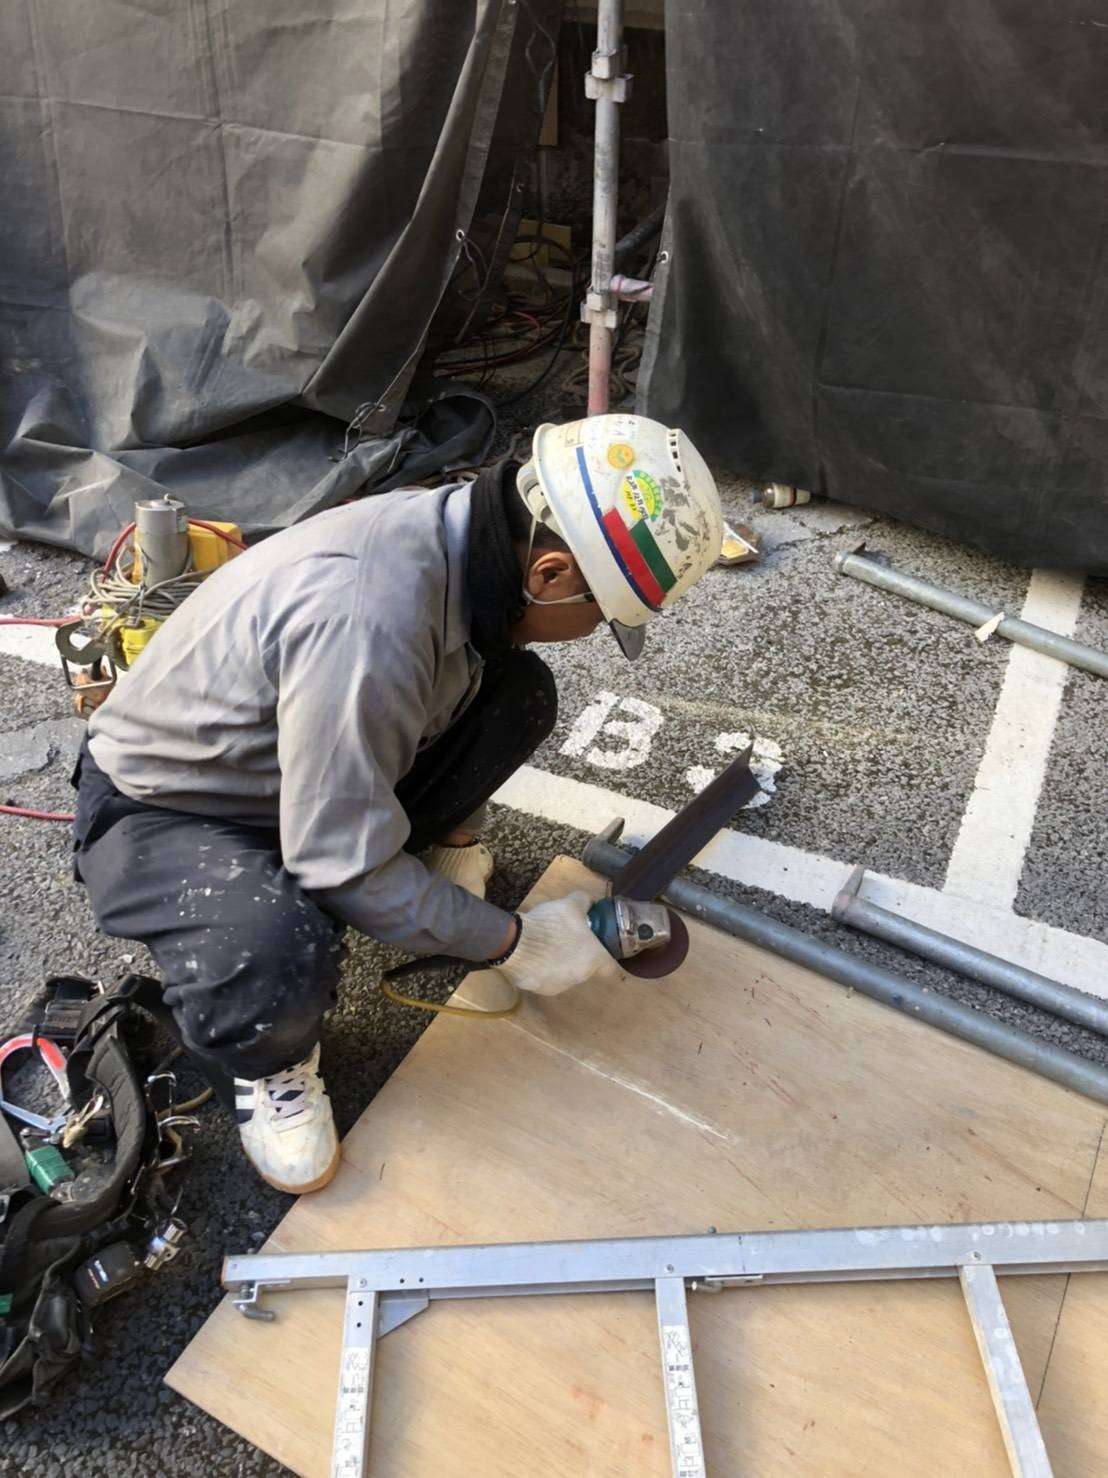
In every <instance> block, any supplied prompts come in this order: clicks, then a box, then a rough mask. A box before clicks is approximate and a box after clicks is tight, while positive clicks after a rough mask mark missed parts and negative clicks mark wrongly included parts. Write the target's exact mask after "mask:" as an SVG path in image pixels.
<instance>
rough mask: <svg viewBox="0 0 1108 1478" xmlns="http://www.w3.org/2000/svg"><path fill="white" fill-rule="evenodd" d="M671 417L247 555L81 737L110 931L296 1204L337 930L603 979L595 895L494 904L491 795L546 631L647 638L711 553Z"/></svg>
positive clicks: (542, 675)
mask: <svg viewBox="0 0 1108 1478" xmlns="http://www.w3.org/2000/svg"><path fill="white" fill-rule="evenodd" d="M721 538H722V518H721V513H720V505H719V497H718V494H717V492H716V487H715V483H714V481H713V479H712V476H711V473H710V472H709V471H708V468H707V466H706V465H705V463H704V461H703V459H702V458H701V457H700V455H699V454H698V453H697V451H696V449H695V448H694V447H693V446H692V445H691V444H690V443H689V441H688V439H687V438H686V437H685V436H684V435H683V434H682V433H681V432H680V431H671V430H668V429H667V428H666V427H664V426H661V425H659V424H658V423H657V422H655V421H650V420H647V419H645V418H644V417H641V416H631V415H613V416H598V417H594V418H592V419H590V420H587V421H577V422H573V423H571V424H569V425H566V426H552V425H546V426H540V427H539V429H538V430H537V431H536V433H535V436H534V442H533V447H532V456H531V460H530V461H529V462H527V463H526V465H525V466H523V467H521V468H517V467H515V466H514V465H512V464H504V465H502V466H500V467H498V468H494V469H492V470H491V471H487V472H483V473H481V474H480V476H478V478H477V479H476V481H475V482H473V483H471V484H468V483H462V484H455V485H453V486H450V487H443V488H439V489H436V490H434V491H426V490H424V489H413V490H407V491H399V492H393V493H387V494H383V495H381V496H378V497H372V498H367V499H365V500H363V501H360V502H357V503H354V504H350V505H348V506H345V507H340V508H334V509H331V510H330V511H328V512H325V513H321V514H318V515H317V516H316V517H314V518H310V519H308V520H307V521H306V522H304V523H302V524H298V525H297V526H295V527H293V528H290V529H286V530H284V531H282V532H281V533H278V534H275V535H273V536H272V537H271V538H268V539H265V540H264V541H263V542H261V543H259V544H256V545H255V546H254V547H252V548H251V549H249V550H247V551H246V552H245V553H243V554H241V555H239V556H238V557H237V558H236V559H234V560H231V561H229V562H228V563H227V564H226V565H224V566H223V567H222V568H221V569H219V570H218V571H216V572H215V573H214V574H212V575H211V576H210V577H209V578H208V579H207V580H205V581H204V583H203V584H202V585H200V586H199V588H198V589H197V590H196V592H195V593H194V594H192V595H190V596H189V598H188V600H187V601H185V602H184V603H183V604H182V605H181V606H180V607H179V608H178V609H177V610H176V611H175V612H174V613H173V615H172V616H170V618H169V620H168V621H167V622H166V624H165V626H164V627H163V628H162V630H161V631H160V632H159V634H158V636H157V639H156V640H155V641H154V642H153V643H151V645H150V647H149V649H148V650H147V651H145V652H144V653H143V655H142V659H141V661H140V662H138V663H137V664H136V666H135V668H134V670H133V671H132V672H131V673H129V674H128V675H127V677H126V678H125V679H124V681H122V682H120V683H119V684H118V685H117V687H116V688H115V690H114V691H113V692H112V693H111V695H110V696H109V698H108V699H107V701H106V702H105V703H104V704H103V705H102V706H101V707H100V708H99V709H98V710H97V711H96V713H95V714H94V715H93V717H92V719H91V722H90V724H89V737H88V739H87V740H86V744H85V747H84V749H83V751H82V754H81V758H80V761H79V763H78V768H77V773H76V775H75V776H74V781H75V784H76V785H77V787H78V796H77V809H76V821H75V823H74V836H75V840H74V848H75V854H76V856H75V868H76V871H77V876H78V877H79V878H80V879H81V880H82V881H83V882H84V884H85V886H86V888H87V890H88V895H89V899H90V901H91V903H92V907H93V911H94V913H95V915H96V918H97V921H98V923H99V924H100V927H101V928H102V929H104V931H105V932H106V933H108V934H111V935H114V936H117V937H123V938H128V939H138V940H141V941H142V942H143V943H144V944H146V945H147V946H148V947H149V949H150V952H151V954H152V955H153V957H154V959H155V961H156V963H157V965H158V968H159V970H160V971H161V972H162V975H163V977H164V995H165V1001H166V1003H167V1005H168V1006H170V1007H171V1009H172V1011H173V1013H174V1017H175V1020H176V1022H177V1025H178V1027H179V1030H180V1033H181V1036H182V1039H183V1041H184V1044H185V1046H186V1048H187V1049H188V1050H189V1052H191V1053H192V1054H194V1055H195V1056H196V1057H197V1058H199V1059H201V1060H206V1061H207V1062H208V1063H209V1064H213V1065H214V1066H215V1067H217V1068H218V1069H220V1070H222V1071H223V1073H225V1074H230V1075H231V1076H232V1077H233V1078H234V1083H235V1103H236V1108H237V1115H238V1121H239V1132H240V1136H241V1140H242V1145H243V1148H244V1150H245V1152H246V1155H247V1157H248V1159H249V1160H250V1161H251V1162H252V1164H253V1165H254V1166H255V1168H256V1169H257V1170H258V1172H259V1173H260V1174H261V1175H262V1177H263V1178H264V1179H265V1180H267V1181H268V1182H269V1183H270V1184H271V1185H274V1186H276V1187H277V1188H278V1189H280V1190H284V1191H290V1192H303V1191H310V1190H314V1189H317V1188H318V1187H320V1186H322V1185H325V1184H326V1183H327V1181H328V1180H330V1178H331V1176H332V1175H333V1174H334V1172H335V1170H336V1168H337V1165H338V1160H339V1145H338V1138H337V1135H336V1133H335V1126H334V1122H333V1119H332V1116H331V1107H330V1103H329V1100H328V1098H327V1095H326V1093H325V1091H324V1085H323V1080H322V1078H321V1076H320V1071H319V1038H320V1022H321V1019H322V1017H323V1014H324V1012H325V1011H327V1009H328V1008H329V1007H330V1006H332V1005H333V1004H334V1002H335V998H336V986H337V982H338V977H339V965H340V960H341V957H342V937H343V933H344V930H345V928H346V926H347V925H352V926H353V927H354V928H356V929H360V930H361V931H362V932H363V933H365V934H368V935H371V936H372V937H373V938H375V939H379V940H382V941H385V942H386V943H389V944H394V945H399V946H401V947H402V948H403V949H404V950H406V951H408V952H410V953H412V954H421V953H422V954H427V953H432V952H434V953H438V952H441V953H445V954H450V955H456V956H461V957H462V958H464V959H467V960H472V961H478V962H484V963H487V964H490V965H492V966H494V967H495V968H496V969H498V970H500V971H501V972H502V973H503V974H504V975H505V976H506V977H507V978H508V980H510V981H511V982H512V983H513V984H514V985H515V986H517V987H518V988H519V989H520V990H526V991H536V992H538V993H540V994H546V995H553V994H556V993H557V992H559V991H563V990H567V989H569V988H570V987H571V986H574V985H578V984H580V983H581V982H583V981H586V980H589V979H590V978H592V977H594V976H596V975H598V974H600V973H601V972H603V971H605V970H614V968H615V967H614V965H613V963H612V961H611V959H610V958H609V956H608V955H607V954H606V953H605V951H604V949H603V948H602V947H601V946H600V944H599V943H598V942H597V940H596V939H595V937H594V936H593V933H592V931H591V929H590V927H589V923H588V919H587V911H588V907H589V902H590V900H589V899H588V898H587V897H586V895H585V894H584V893H580V892H578V893H571V894H570V895H569V896H568V897H564V898H558V899H555V900H553V901H551V902H547V903H541V904H538V905H537V906H536V907H534V908H532V909H529V910H528V911H526V912H524V913H521V914H511V913H507V912H505V911H504V910H503V909H500V908H496V907H494V906H493V905H492V904H491V903H488V902H486V901H485V897H484V894H485V884H486V881H487V879H488V877H489V875H490V873H491V872H492V867H493V860H492V857H491V856H490V854H489V852H488V850H487V849H486V847H485V846H484V844H483V843H482V842H481V841H480V839H479V835H478V831H479V828H480V825H481V819H482V812H483V808H484V805H485V802H486V801H488V799H489V798H490V796H492V795H493V793H494V792H495V791H496V790H497V789H498V787H499V786H500V785H502V784H503V783H504V781H505V780H506V779H507V778H508V776H509V775H511V774H512V772H513V771H514V770H516V769H517V768H518V767H519V766H520V765H521V764H523V763H524V762H525V761H526V760H527V759H528V757H529V756H530V755H531V754H532V753H533V752H534V751H535V749H536V748H537V747H538V746H539V745H540V744H541V743H542V742H543V740H544V739H545V738H546V737H547V736H548V735H549V734H550V732H551V730H552V728H553V726H554V720H555V716H556V708H557V702H556V693H555V688H554V680H553V677H552V675H551V673H550V670H549V668H548V667H547V666H546V665H545V663H543V662H542V661H540V660H539V658H538V657H537V656H535V655H534V653H532V652H530V651H528V650H526V648H527V647H528V646H530V645H531V644H532V643H541V642H553V641H574V640H576V639H578V638H579V637H584V636H588V635H589V634H590V633H591V632H592V631H593V630H595V628H596V627H597V626H598V625H599V624H600V623H601V622H602V621H606V622H607V623H608V625H609V626H610V628H611V630H612V632H613V633H614V635H615V637H616V640H617V641H618V642H619V644H620V646H621V647H622V649H623V651H624V653H625V655H626V656H628V657H632V658H633V657H636V656H638V654H639V652H640V651H641V649H642V645H643V638H644V635H645V632H646V626H647V623H648V622H649V621H650V620H651V619H652V618H653V617H654V616H655V615H656V614H657V613H658V612H659V611H661V610H665V609H667V608H668V607H669V606H672V605H673V603H674V601H676V600H677V599H678V598H679V597H680V596H681V595H682V594H683V593H684V592H685V591H686V590H688V589H689V587H690V586H691V585H693V584H694V583H695V582H696V581H697V580H699V579H700V577H701V576H702V575H703V574H704V572H705V571H706V570H707V569H708V567H709V566H710V565H711V564H712V563H713V562H714V560H715V559H716V557H717V555H718V554H719V551H720V545H721Z"/></svg>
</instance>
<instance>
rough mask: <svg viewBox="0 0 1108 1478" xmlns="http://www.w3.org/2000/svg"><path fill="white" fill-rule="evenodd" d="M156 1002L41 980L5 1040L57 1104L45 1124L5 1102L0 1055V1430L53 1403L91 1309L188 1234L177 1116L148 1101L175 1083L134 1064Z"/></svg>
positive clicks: (85, 1341) (88, 984)
mask: <svg viewBox="0 0 1108 1478" xmlns="http://www.w3.org/2000/svg"><path fill="white" fill-rule="evenodd" d="M156 994H158V995H160V993H159V992H158V988H157V983H156V982H154V981H151V980H149V979H147V978H146V977H143V976H130V977H129V978H128V979H127V980H126V981H124V983H123V985H122V986H121V987H120V988H119V990H118V991H115V992H113V993H112V994H110V995H108V994H103V993H102V992H101V991H100V988H99V987H98V986H97V985H95V984H94V982H92V981H89V980H84V979H82V978H81V977H75V976H62V977H53V978H52V979H51V980H49V981H48V982H47V985H46V990H45V992H44V993H43V995H42V996H41V997H40V998H39V1000H38V1001H37V1002H36V1004H35V1007H34V1008H33V1010H32V1013H31V1020H29V1021H25V1022H24V1023H23V1024H22V1026H21V1028H20V1031H19V1032H18V1033H17V1036H16V1037H15V1038H13V1039H12V1041H13V1042H15V1043H17V1050H24V1048H29V1050H32V1051H33V1050H36V1049H41V1050H40V1056H41V1057H42V1059H43V1060H44V1061H45V1062H46V1063H47V1065H48V1066H49V1067H51V1070H52V1071H53V1072H54V1076H55V1079H56V1080H57V1086H58V1089H59V1091H60V1093H61V1094H62V1096H63V1098H64V1100H65V1104H64V1111H63V1112H61V1113H59V1114H56V1115H55V1116H54V1117H53V1118H49V1117H47V1116H42V1115H38V1114H32V1113H30V1112H29V1111H27V1110H24V1109H20V1108H18V1107H16V1106H15V1105H13V1104H11V1103H9V1102H8V1101H7V1099H6V1098H5V1096H4V1095H5V1093H6V1092H7V1091H8V1090H7V1088H6V1086H5V1083H4V1079H3V1060H4V1059H3V1057H0V1103H2V1108H3V1111H2V1112H0V1418H2V1417H8V1416H12V1415H14V1414H15V1413H16V1412H17V1411H21V1410H22V1409H23V1408H24V1407H25V1406H27V1405H29V1404H32V1403H33V1404H41V1403H43V1402H44V1401H45V1400H46V1399H47V1398H48V1397H49V1395H50V1392H51V1389H52V1387H53V1386H54V1383H55V1382H56V1381H57V1380H58V1379H59V1377H61V1376H62V1375H64V1374H65V1373H66V1372H67V1371H69V1370H70V1369H72V1368H73V1366H75V1365H76V1364H77V1363H78V1361H79V1360H80V1359H81V1357H82V1355H83V1354H85V1353H88V1352H89V1351H90V1349H91V1344H90V1338H91V1328H92V1313H93V1310H94V1309H95V1308H96V1307H97V1306H98V1305H99V1304H100V1303H102V1302H104V1301H105V1300H106V1299H107V1298H110V1297H112V1296H114V1294H115V1293H116V1292H122V1291H123V1289H124V1288H125V1287H127V1286H130V1284H131V1283H133V1282H135V1281H137V1280H138V1279H139V1278H140V1277H142V1276H144V1268H155V1267H157V1266H160V1264H161V1262H164V1261H167V1260H169V1258H170V1257H171V1256H172V1255H173V1254H174V1253H175V1251H176V1244H177V1242H178V1241H179V1240H180V1235H181V1234H183V1231H184V1227H183V1224H182V1223H180V1222H179V1221H177V1219H176V1217H175V1215H174V1214H173V1213H174V1212H175V1209H176V1197H175V1195H174V1193H173V1190H172V1188H170V1187H169V1186H167V1184H166V1174H165V1171H166V1168H167V1166H168V1165H170V1164H173V1165H177V1164H180V1163H181V1162H182V1160H183V1159H185V1158H186V1156H185V1155H184V1154H183V1153H182V1152H181V1141H180V1137H179V1135H177V1134H174V1135H173V1137H172V1141H171V1153H170V1154H168V1155H167V1154H166V1152H165V1136H164V1132H163V1125H164V1123H165V1120H166V1118H167V1111H168V1113H171V1112H172V1107H173V1106H172V1104H159V1102H158V1101H157V1098H158V1096H159V1094H160V1092H161V1089H162V1087H163V1086H164V1083H165V1080H166V1079H172V1074H168V1073H162V1074H156V1075H154V1076H153V1077H151V1078H148V1079H147V1080H146V1081H145V1082H140V1079H139V1075H138V1073H137V1071H136V1067H135V1061H134V1054H133V1047H134V1044H135V1043H136V1042H138V1041H139V1032H140V1028H141V1031H142V1033H143V1034H145V1035H146V1036H147V1037H149V1035H150V1028H149V1022H148V1020H147V1019H146V1018H144V1017H143V1015H142V1013H141V1012H140V1010H139V1006H140V1005H141V1004H142V1003H143V1002H144V1000H145V1002H146V1003H147V1004H148V1006H151V1007H152V1006H153V1005H154V999H155V995H156ZM48 1033H50V1034H51V1035H47V1034H48ZM63 1045H64V1047H65V1048H66V1049H67V1050H66V1051H65V1052H64V1055H63V1052H62V1050H61V1049H62V1047H63ZM10 1046H11V1043H9V1044H6V1047H5V1048H4V1049H0V1052H6V1050H7V1047H10ZM48 1047H49V1048H50V1049H51V1052H47V1050H46V1049H47V1048H48ZM59 1063H62V1064H63V1067H62V1068H61V1069H59V1067H58V1064H59ZM9 1077H10V1075H9ZM36 1119H37V1120H38V1121H39V1122H38V1125H37V1126H36V1125H34V1124H32V1123H31V1121H32V1120H36ZM175 1122H182V1121H181V1120H180V1118H179V1117H178V1118H177V1119H176V1120H175ZM189 1122H193V1121H189ZM28 1126H30V1127H28ZM17 1131H18V1133H19V1136H20V1137H19V1138H18V1139H17V1137H16V1132H17ZM173 1151H175V1153H174V1152H173ZM167 1249H168V1250H167Z"/></svg>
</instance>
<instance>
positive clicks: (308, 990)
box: [73, 648, 557, 1079]
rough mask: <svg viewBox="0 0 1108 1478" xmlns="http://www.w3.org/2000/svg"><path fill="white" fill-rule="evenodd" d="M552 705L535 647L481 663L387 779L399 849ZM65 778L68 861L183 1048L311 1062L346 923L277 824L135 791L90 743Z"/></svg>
mask: <svg viewBox="0 0 1108 1478" xmlns="http://www.w3.org/2000/svg"><path fill="white" fill-rule="evenodd" d="M556 715H557V693H556V691H555V687H554V679H553V676H552V675H551V672H550V669H549V668H548V667H547V666H546V664H545V663H544V662H542V661H541V660H540V659H539V658H538V657H536V656H535V655H534V654H533V653H531V652H528V651H522V650H518V649H515V648H513V649H512V650H511V651H509V652H508V654H507V655H506V656H505V657H503V658H500V659H498V660H496V661H495V662H492V663H490V664H489V665H488V666H487V667H486V669H485V675H484V680H483V681H482V684H481V687H480V688H479V690H478V692H477V695H476V697H475V698H474V699H473V701H472V702H471V703H470V705H469V707H468V708H466V709H465V711H464V712H463V713H462V714H461V716H460V717H459V718H458V719H457V720H456V721H455V722H454V723H453V724H452V725H451V726H450V728H449V729H447V731H446V732H445V733H444V734H442V735H441V736H440V737H439V738H437V739H435V740H434V741H433V742H431V743H430V744H428V745H427V747H426V748H424V749H422V750H421V751H420V752H419V754H418V755H417V756H416V760H415V763H414V764H413V765H412V768H411V770H410V771H409V772H408V774H407V775H405V776H404V778H403V780H401V782H400V784H399V785H398V786H397V788H396V793H397V796H398V797H399V799H400V802H401V804H402V805H403V807H404V809H405V811H406V812H407V814H408V818H409V820H410V821H411V825H412V831H411V836H410V838H409V840H408V842H407V849H408V850H409V851H412V852H419V851H422V850H423V848H425V847H427V846H430V845H432V844H433V843H434V842H436V841H438V840H439V839H440V838H441V837H443V836H445V835H447V834H448V833H449V832H450V831H452V830H453V829H454V828H455V827H456V826H458V825H459V824H460V823H461V822H462V821H464V820H465V819H466V818H467V817H468V816H471V815H472V814H473V812H474V811H476V810H478V808H479V807H480V806H482V805H483V804H484V803H485V801H487V800H488V799H489V797H490V796H491V795H492V794H493V793H494V792H495V791H496V790H497V789H498V788H499V787H500V786H501V785H502V784H503V783H504V781H505V780H507V778H508V776H509V775H511V774H512V773H513V772H514V771H515V770H517V769H518V768H519V766H520V765H522V764H523V763H524V762H525V761H526V760H527V759H528V758H529V756H530V755H531V754H533V753H534V751H535V750H536V749H537V748H538V746H539V745H540V744H541V743H542V741H543V740H544V739H545V738H546V737H547V735H548V734H549V733H550V731H551V730H552V728H553V727H554V720H555V717H556ZM73 783H74V784H75V785H76V786H77V813H76V820H75V822H74V828H73V832H74V843H73V846H74V852H75V858H74V871H75V873H76V875H77V878H78V880H79V881H81V882H83V883H84V884H85V887H86V888H87V889H88V895H89V901H90V902H91V904H92V910H93V913H94V914H95V915H96V921H97V923H98V924H99V925H100V927H101V929H103V930H104V932H105V933H106V934H111V935H113V936H115V937H117V938H124V939H138V940H141V941H142V943H143V944H145V945H146V946H147V947H148V948H149V950H150V953H151V954H152V955H153V957H154V959H155V961H156V963H157V966H158V969H159V970H160V971H161V974H162V977H163V984H164V1000H165V1004H166V1005H167V1006H168V1007H169V1008H170V1009H171V1010H172V1013H173V1017H174V1019H175V1022H176V1026H177V1028H178V1030H179V1031H180V1034H181V1039H182V1041H183V1043H184V1045H185V1047H186V1049H187V1050H188V1051H189V1052H191V1053H192V1054H193V1055H194V1056H196V1057H197V1058H198V1059H200V1060H201V1062H207V1064H208V1065H209V1066H214V1067H215V1068H216V1070H217V1072H220V1073H229V1074H230V1075H231V1076H233V1077H240V1078H249V1079H254V1078H262V1077H267V1076H269V1074H271V1073H275V1072H279V1071H280V1070H281V1069H282V1068H285V1067H289V1066H291V1065H292V1064H293V1063H296V1062H300V1061H301V1060H302V1059H303V1058H305V1057H306V1056H307V1055H308V1053H309V1052H311V1050H312V1048H313V1047H314V1046H315V1044H316V1042H318V1040H319V1025H320V1019H321V1018H322V1016H323V1013H324V1012H325V1011H326V1010H327V1009H328V1007H330V1006H332V1005H333V1004H334V1002H335V994H336V986H337V983H338V975H339V966H340V963H341V961H342V954H343V946H342V938H343V932H344V925H343V924H342V923H341V922H340V921H339V920H338V919H336V918H335V917H333V916H332V915H331V914H329V913H327V911H326V910H325V909H323V908H321V907H320V905H319V904H318V903H316V902H315V901H314V900H313V899H312V898H311V897H309V896H308V894H306V893H305V892H304V891H303V890H302V889H301V887H300V885H299V884H298V883H297V881H296V879H295V878H294V877H293V876H292V874H291V873H290V872H288V871H287V869H286V868H285V866H284V863H283V861H282V858H281V844H280V838H279V836H278V833H277V831H276V830H269V829H265V828H260V827H253V826H242V825H238V824H235V823H233V822H229V821H221V820H219V819H217V818H215V817H210V816H196V815H192V814H189V813H187V812H182V811H170V810H166V809H165V808H164V807H158V806H152V805H147V804H144V803H143V802H141V801H133V800H131V799H130V798H129V797H127V796H125V795H122V794H121V793H120V792H119V791H118V790H116V788H115V786H114V785H113V784H112V783H111V781H110V780H109V779H108V777H107V775H105V774H104V772H103V770H101V769H100V768H99V766H98V765H97V764H96V762H95V760H94V759H93V758H92V756H91V754H90V753H89V750H88V744H87V741H86V743H85V745H84V747H83V748H82V750H81V755H80V758H79V759H78V762H77V769H76V771H75V773H74V777H73ZM213 885H214V886H213Z"/></svg>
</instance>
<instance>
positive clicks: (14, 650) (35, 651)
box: [0, 612, 61, 671]
mask: <svg viewBox="0 0 1108 1478" xmlns="http://www.w3.org/2000/svg"><path fill="white" fill-rule="evenodd" d="M2 614H3V612H0V615H2ZM55 629H56V628H55V627H53V626H0V654H3V656H5V657H23V658H25V659H26V660H27V661H28V662H42V663H44V664H45V665H46V666H49V667H54V666H57V667H58V669H59V671H60V668H61V664H60V661H59V658H58V649H57V647H56V646H55V645H54V632H55Z"/></svg>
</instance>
